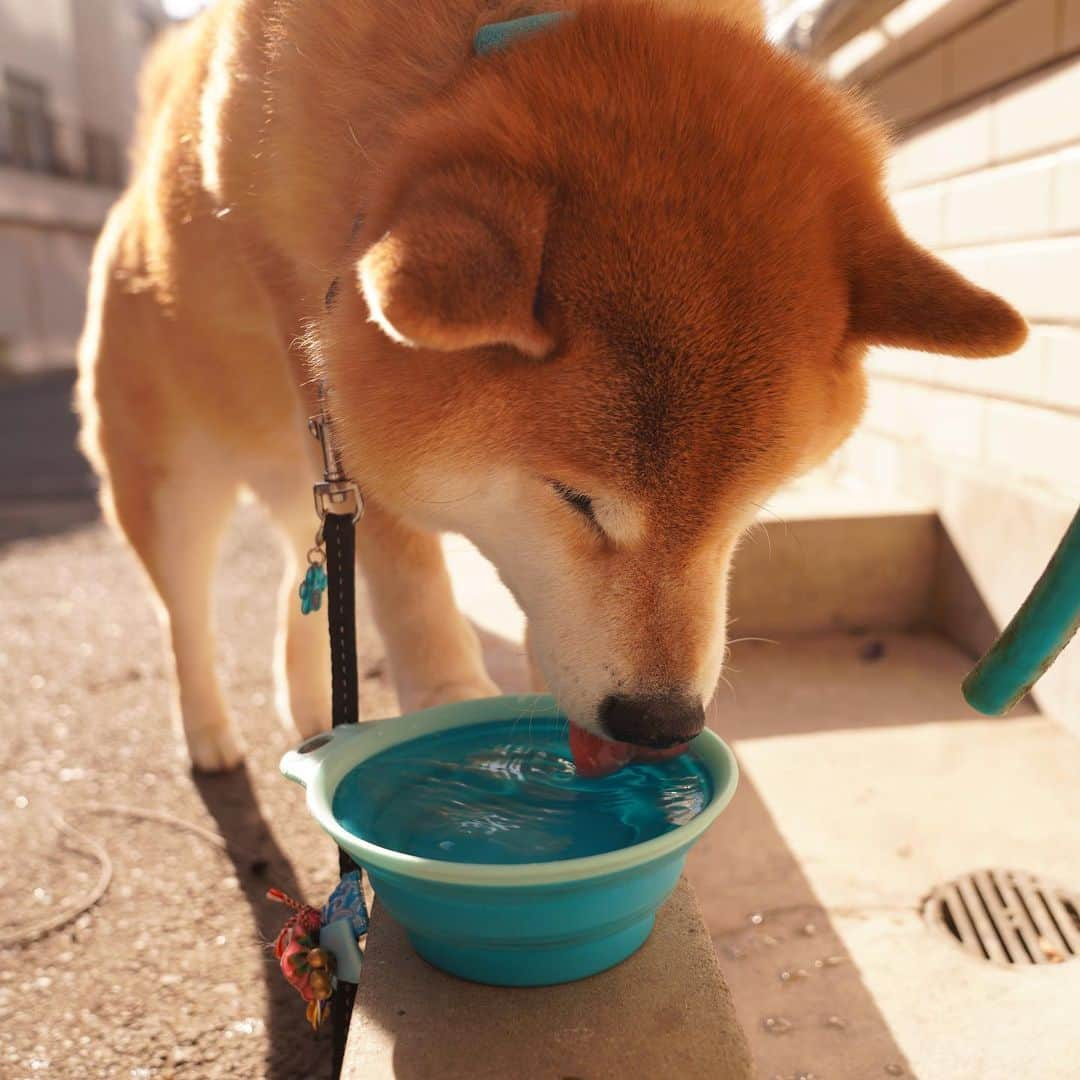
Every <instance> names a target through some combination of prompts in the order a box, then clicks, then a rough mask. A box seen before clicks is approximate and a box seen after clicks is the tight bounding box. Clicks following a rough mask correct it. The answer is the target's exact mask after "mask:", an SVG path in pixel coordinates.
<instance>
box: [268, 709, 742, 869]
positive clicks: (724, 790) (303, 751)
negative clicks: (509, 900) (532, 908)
mask: <svg viewBox="0 0 1080 1080" xmlns="http://www.w3.org/2000/svg"><path fill="white" fill-rule="evenodd" d="M515 715H517V716H521V715H527V716H529V717H530V718H532V719H534V720H559V719H565V716H564V714H563V713H562V711H561V710H560V709H559V708H558V706H557V705H556V703H555V699H554V698H552V697H551V696H550V695H548V694H503V695H500V696H498V697H491V698H480V699H476V700H472V701H460V702H453V703H451V704H449V705H437V706H435V707H433V708H430V709H422V710H420V711H418V712H413V713H406V714H405V715H404V716H398V717H392V718H389V719H386V720H372V721H367V722H362V723H358V724H345V725H342V726H340V727H337V728H334V729H332V730H331V731H329V732H323V733H321V734H319V735H314V736H312V737H310V738H308V739H305V740H304V742H302V743H301V744H300V745H299V746H298V747H296V748H295V749H294V750H290V751H289V752H288V753H287V754H285V756H284V757H283V758H282V759H281V766H280V767H281V772H282V773H283V774H284V775H285V776H286V777H288V778H289V779H290V780H293V781H295V782H296V783H299V784H301V785H302V786H303V787H305V788H306V789H307V806H308V810H309V812H310V813H311V815H312V817H314V818H315V820H316V821H317V822H318V824H319V825H320V826H321V827H322V828H323V830H324V831H325V832H327V833H329V835H330V836H331V837H333V839H334V840H335V841H336V842H337V843H338V845H339V846H340V847H342V848H344V849H345V850H346V851H348V852H349V854H351V855H352V856H353V858H354V859H355V860H356V862H357V863H359V864H360V865H362V866H364V867H365V869H367V868H370V869H373V870H376V871H379V870H382V871H387V872H390V873H394V874H398V875H401V876H403V877H409V878H413V879H417V880H421V881H427V882H439V883H442V884H447V885H466V886H488V887H491V886H498V887H507V888H514V887H522V886H537V885H559V884H568V883H572V882H581V881H585V880H589V879H594V878H602V877H607V876H609V875H611V874H617V873H619V872H621V871H624V870H631V869H633V868H635V867H644V866H646V865H647V864H649V863H652V862H654V861H656V860H658V859H662V858H663V857H664V856H665V855H670V854H672V853H674V852H676V851H678V850H679V849H683V848H686V847H689V845H690V844H692V843H693V842H694V841H695V840H696V839H697V838H698V837H699V836H700V835H701V834H702V833H703V832H704V831H705V830H706V829H707V828H708V827H709V826H710V825H711V824H712V823H713V822H714V821H715V820H716V818H717V817H718V816H719V815H720V813H721V811H723V810H724V808H725V807H726V806H727V805H728V803H729V802H731V799H732V797H733V795H734V794H735V788H736V787H737V785H738V781H739V767H738V763H737V762H736V760H735V755H734V754H733V753H732V751H731V749H730V747H729V746H728V745H727V744H726V743H725V742H724V740H723V739H721V738H720V736H719V735H717V734H716V733H715V732H712V731H710V730H709V729H708V728H706V729H705V730H704V731H702V732H701V734H700V735H698V736H697V737H696V738H694V739H693V740H691V743H690V752H691V753H693V754H694V756H695V757H696V758H697V759H698V760H699V761H700V762H701V763H702V764H703V765H704V766H705V767H706V769H708V772H709V777H710V779H711V781H712V785H713V796H712V798H711V799H710V800H709V802H708V803H707V804H706V806H705V808H704V809H703V810H702V811H701V813H700V814H698V815H697V816H696V817H694V818H692V819H691V820H690V821H688V822H686V823H685V824H683V825H678V826H676V827H675V828H674V829H672V830H670V831H669V832H666V833H663V834H662V835H660V836H655V837H653V838H652V839H650V840H645V841H643V842H642V843H640V844H632V845H630V846H629V847H625V848H619V849H618V850H616V851H607V852H603V853H601V854H599V855H586V856H579V857H578V858H575V859H562V860H554V861H547V862H530V863H515V864H513V865H505V864H492V863H463V862H450V861H444V860H442V859H428V858H424V857H423V856H420V855H409V854H407V853H405V852H401V851H395V850H393V849H392V848H384V847H381V846H380V845H378V844H373V843H371V841H369V840H365V839H363V838H362V837H359V836H356V835H355V834H354V833H351V832H349V831H348V830H346V829H345V828H343V827H342V826H341V824H340V823H339V822H338V820H337V818H336V817H334V813H333V805H332V804H333V796H334V792H335V791H336V790H337V787H338V784H339V783H340V782H341V780H342V779H343V778H344V777H345V775H346V774H347V773H349V772H350V771H351V770H352V769H353V768H355V767H356V766H357V765H359V764H360V763H361V762H363V761H366V760H367V759H368V758H371V757H374V756H375V755H376V754H378V753H381V752H382V751H383V750H388V749H390V748H391V747H393V746H398V745H400V744H402V743H406V742H411V741H412V740H413V739H417V738H420V737H421V736H424V735H430V734H434V733H435V732H439V731H446V730H449V729H452V728H458V727H471V726H473V725H477V724H483V723H490V722H495V721H499V720H507V719H511V718H513V717H514V716H515ZM331 750H333V751H334V752H333V753H331Z"/></svg>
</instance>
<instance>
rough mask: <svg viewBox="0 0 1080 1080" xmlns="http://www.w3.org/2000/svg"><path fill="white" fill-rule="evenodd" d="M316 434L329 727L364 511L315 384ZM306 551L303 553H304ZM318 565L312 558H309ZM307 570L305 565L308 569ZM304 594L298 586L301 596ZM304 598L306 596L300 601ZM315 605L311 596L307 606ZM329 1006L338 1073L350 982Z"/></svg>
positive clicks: (339, 684)
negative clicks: (325, 597) (358, 530)
mask: <svg viewBox="0 0 1080 1080" xmlns="http://www.w3.org/2000/svg"><path fill="white" fill-rule="evenodd" d="M308 429H309V430H310V431H311V434H312V435H314V436H315V438H317V439H318V440H319V445H320V447H321V449H322V457H323V479H322V482H321V483H318V484H316V485H315V509H316V511H318V514H319V517H320V518H321V519H322V525H321V527H320V528H319V532H318V535H317V536H316V538H315V547H314V548H313V549H312V552H313V553H317V552H318V551H319V549H320V548H322V547H323V546H325V551H326V556H325V558H326V578H325V581H326V584H327V586H328V591H329V598H328V604H327V612H326V614H327V622H328V624H329V629H330V672H331V719H332V722H333V726H334V727H338V726H340V725H341V724H355V723H356V722H357V720H358V719H359V700H358V689H359V683H358V679H357V669H356V523H357V521H359V520H360V515H361V514H362V513H363V512H364V500H363V498H362V497H361V495H360V489H359V488H358V487H357V486H356V484H355V483H353V482H352V481H351V480H350V479H349V478H348V477H347V476H346V475H345V473H344V470H343V469H342V465H341V459H340V458H339V456H338V454H337V449H336V447H335V446H334V442H333V437H332V431H331V426H330V420H329V417H328V414H327V410H326V393H325V387H324V386H323V385H322V384H320V385H319V414H318V416H315V417H312V419H311V420H310V421H309V423H308ZM310 558H311V555H310V554H309V559H310ZM313 565H315V566H316V567H318V565H319V563H318V560H317V559H315V560H314V561H313ZM309 573H310V569H309ZM303 596H304V594H303V592H301V597H303ZM305 603H307V601H305ZM318 606H319V600H318V596H317V595H316V596H315V597H314V602H313V604H312V606H311V608H310V609H311V610H314V609H317V608H318ZM358 869H359V867H358V866H357V865H356V863H355V862H353V860H352V857H351V856H350V855H349V854H348V853H347V852H346V851H344V850H343V849H342V848H340V847H339V848H338V870H339V872H340V874H341V876H342V877H344V876H345V875H346V874H348V873H350V872H352V871H354V870H358ZM334 998H335V1000H334V1004H333V1006H332V1008H331V1009H330V1024H331V1028H332V1038H333V1056H332V1073H331V1075H332V1076H334V1077H339V1076H340V1075H341V1067H342V1064H343V1062H344V1060H345V1045H346V1043H347V1042H348V1037H349V1022H350V1020H351V1019H352V1011H353V1003H354V1001H355V1000H356V983H353V982H346V981H344V980H342V981H339V982H338V985H337V989H336V991H335V994H334Z"/></svg>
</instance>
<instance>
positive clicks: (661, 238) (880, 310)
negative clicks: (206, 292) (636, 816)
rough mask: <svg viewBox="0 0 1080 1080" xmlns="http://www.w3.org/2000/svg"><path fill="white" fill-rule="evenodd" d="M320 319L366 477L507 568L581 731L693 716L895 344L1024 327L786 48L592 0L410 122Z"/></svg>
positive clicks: (617, 730) (344, 422) (623, 729)
mask: <svg viewBox="0 0 1080 1080" xmlns="http://www.w3.org/2000/svg"><path fill="white" fill-rule="evenodd" d="M351 258H352V260H353V262H352V263H351V264H350V267H351V269H350V274H351V278H352V281H354V282H355V288H353V289H342V290H340V293H341V295H340V296H339V298H338V300H337V302H336V303H335V306H334V310H333V311H332V312H330V313H329V315H328V316H327V318H326V320H325V324H324V325H323V326H322V327H321V328H320V335H319V336H320V341H319V344H320V351H321V355H322V357H323V361H324V363H325V365H326V367H327V370H328V374H329V376H330V382H331V385H332V387H333V393H334V411H335V414H336V416H337V420H338V423H339V431H340V434H341V436H342V442H343V447H344V450H345V454H346V458H347V460H348V462H349V463H350V465H351V467H352V468H353V469H354V470H355V473H356V475H358V476H360V477H361V478H363V481H364V484H365V486H366V488H367V489H368V491H369V492H370V493H371V494H372V495H373V496H374V497H375V498H376V499H377V500H379V501H381V502H383V503H385V504H386V505H388V506H389V507H390V508H392V509H394V510H396V511H398V512H400V513H402V514H404V515H406V516H407V517H409V518H410V519H412V520H414V521H418V522H420V523H421V524H424V525H427V526H431V527H435V528H445V529H452V530H456V531H460V532H462V533H464V534H465V535H467V536H468V537H470V538H471V539H472V540H473V541H474V542H475V543H476V544H477V545H478V546H479V547H480V548H481V550H483V551H484V552H485V553H486V554H487V555H488V556H489V557H490V558H491V559H492V560H493V562H494V563H495V565H496V566H497V567H498V569H499V571H500V573H501V575H502V577H503V578H504V580H505V581H506V583H507V585H508V586H509V587H510V589H511V590H512V591H513V593H514V595H515V596H516V597H517V598H518V600H519V601H520V603H521V605H522V607H523V608H524V610H525V612H526V614H527V615H528V618H529V622H530V629H531V635H532V643H533V646H534V649H535V652H536V656H537V660H538V662H539V664H540V666H541V668H542V670H543V672H544V674H545V676H546V678H547V680H548V681H549V683H550V686H551V688H552V690H553V691H554V692H555V694H556V695H557V696H558V698H559V700H560V701H561V703H562V705H563V707H564V708H565V710H566V711H567V713H568V715H569V716H570V717H571V719H572V720H573V721H575V722H576V723H578V724H579V725H581V726H583V727H585V728H588V729H591V730H593V731H598V732H601V733H604V734H607V735H609V736H611V737H614V738H617V739H621V740H625V741H629V742H636V743H641V744H646V745H655V746H663V745H667V744H670V743H673V742H679V741H682V740H685V739H687V738H689V737H690V736H693V735H694V734H696V733H697V732H698V731H699V730H700V728H701V726H702V724H703V722H704V714H703V705H704V703H706V702H707V701H708V699H709V698H710V696H711V694H712V692H713V688H714V686H715V684H716V682H717V678H718V676H719V674H720V671H721V667H722V663H723V657H724V652H725V623H726V616H725V605H726V581H727V576H728V568H729V564H730V561H731V556H732V552H733V549H734V547H735V544H736V542H737V541H738V538H739V536H740V534H741V533H742V532H743V531H744V529H745V528H746V527H747V525H748V523H749V522H750V521H751V519H752V518H753V516H754V514H755V512H756V510H757V509H758V507H759V506H760V504H761V503H762V502H763V501H764V500H765V499H766V498H768V496H769V494H770V493H771V492H773V491H774V490H775V489H776V488H777V487H778V486H779V485H780V484H782V483H783V482H784V481H785V480H787V479H789V478H791V477H792V476H793V475H795V474H797V473H798V472H799V471H800V470H802V469H805V468H806V467H808V466H809V465H811V464H813V463H816V462H818V461H820V460H821V459H823V458H824V457H826V456H827V455H828V454H829V453H830V452H831V451H832V450H833V449H835V448H836V446H837V445H838V444H839V443H840V442H841V441H842V440H843V439H844V438H845V437H846V436H847V434H848V433H849V432H850V431H851V429H852V427H853V426H854V424H855V423H856V421H857V419H858V417H859V415H860V412H861V409H862V404H863V398H864V376H863V372H862V363H861V361H862V356H863V353H864V351H865V349H866V347H867V346H868V345H870V344H874V343H881V344H888V345H897V346H904V347H908V348H915V349H923V350H930V351H939V352H946V353H953V354H956V355H965V356H986V355H993V354H1000V353H1003V352H1008V351H1011V350H1013V349H1015V348H1016V347H1017V346H1018V345H1019V344H1020V343H1021V342H1022V340H1023V338H1024V335H1025V328H1024V324H1023V321H1022V320H1021V319H1020V317H1019V316H1018V315H1017V314H1016V313H1015V312H1014V311H1013V310H1012V309H1011V308H1010V307H1009V306H1008V305H1006V304H1005V303H1004V302H1002V301H1001V300H999V299H998V298H996V297H994V296H992V295H990V294H988V293H986V292H984V291H982V290H980V289H978V288H975V287H974V286H973V285H971V284H970V283H968V282H967V281H965V280H963V279H962V278H961V277H959V276H958V275H957V274H955V273H954V272H953V271H952V270H950V269H949V268H947V267H946V266H945V265H943V264H942V263H940V262H938V261H937V260H936V259H934V258H933V257H932V256H930V255H929V254H927V253H926V252H925V251H923V250H922V249H920V248H919V247H917V246H916V245H915V244H913V243H912V242H911V241H909V240H908V239H907V238H906V237H905V236H904V235H903V234H902V232H901V231H900V229H899V227H898V226H897V224H896V221H895V220H894V218H893V215H892V213H891V211H890V210H889V208H888V205H887V203H886V200H885V198H884V195H883V192H882V188H881V143H880V138H879V136H878V134H877V132H876V130H875V129H874V128H873V126H872V125H871V124H869V123H868V122H867V121H866V119H865V118H864V117H863V115H862V114H861V112H860V111H859V110H858V108H857V107H856V106H855V105H854V104H853V103H852V102H851V101H850V100H848V99H846V98H844V97H842V96H841V95H839V94H838V93H836V92H834V91H832V90H830V89H828V88H827V87H825V86H823V85H822V84H820V83H819V82H818V80H817V79H815V78H814V77H813V76H811V75H810V74H809V73H808V72H806V71H805V70H804V69H803V67H802V66H801V65H799V64H798V63H796V62H794V61H792V60H789V59H786V58H783V57H781V56H779V55H777V54H776V53H774V52H773V51H772V50H771V49H770V48H769V47H768V46H767V45H766V44H765V43H764V42H763V41H760V40H758V39H755V38H754V37H753V36H751V35H749V34H747V33H745V32H742V31H739V30H737V29H734V28H731V27H728V26H726V25H725V24H723V23H720V22H716V21H710V20H705V19H697V18H693V17H673V16H664V15H661V14H657V13H655V12H652V11H651V10H650V9H629V8H628V7H625V6H624V7H620V8H614V7H613V8H608V7H605V6H598V7H595V8H589V9H587V10H586V11H585V12H584V13H583V14H581V15H580V16H579V17H577V18H575V19H574V20H572V21H568V22H566V23H564V24H563V25H562V26H560V28H559V29H558V30H556V31H552V32H550V33H548V34H545V35H542V36H540V37H538V38H536V39H533V40H529V41H525V42H522V43H520V44H519V45H517V46H515V47H514V48H513V49H511V50H510V51H509V52H508V53H506V54H505V55H502V56H497V57H491V58H483V59H478V60H476V61H474V62H473V64H472V66H471V70H470V71H469V73H468V74H467V75H466V76H465V77H464V78H463V79H462V80H461V82H460V84H459V85H457V86H456V87H455V88H454V89H453V90H452V92H451V93H449V94H448V95H447V97H446V99H445V100H443V101H441V102H440V103H439V104H438V105H437V106H436V107H435V108H433V109H429V110H428V111H426V112H425V114H424V115H423V116H422V117H420V118H418V119H416V120H415V121H414V122H413V124H412V125H411V127H409V128H408V130H407V131H406V132H405V133H404V134H403V136H402V140H401V149H400V154H399V156H398V158H397V160H396V162H395V164H394V167H393V168H392V169H391V170H390V172H389V173H388V174H387V175H386V176H385V178H384V181H383V183H382V187H381V193H380V195H379V197H378V198H377V199H376V200H375V202H374V203H373V205H372V206H371V207H370V208H369V213H368V217H367V221H366V225H365V228H364V230H363V233H362V235H361V236H360V237H359V239H358V241H357V247H356V249H355V250H354V252H353V253H352V256H351Z"/></svg>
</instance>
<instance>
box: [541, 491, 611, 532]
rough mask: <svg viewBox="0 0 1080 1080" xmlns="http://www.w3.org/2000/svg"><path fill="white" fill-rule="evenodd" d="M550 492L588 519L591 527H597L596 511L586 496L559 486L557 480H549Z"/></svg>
mask: <svg viewBox="0 0 1080 1080" xmlns="http://www.w3.org/2000/svg"><path fill="white" fill-rule="evenodd" d="M548 483H549V484H550V485H551V489H552V491H554V492H555V494H556V495H558V496H559V498H560V499H562V500H563V502H565V503H569V504H570V506H572V507H573V508H574V509H575V510H576V511H577V512H578V513H579V514H581V515H582V517H585V518H588V520H589V521H590V522H592V524H593V525H597V527H598V528H599V525H598V524H597V521H596V511H595V510H594V509H593V501H592V499H591V498H590V497H589V496H588V495H585V494H583V493H582V492H580V491H575V490H574V489H573V488H571V487H567V486H566V485H565V484H560V483H559V482H558V480H549V481H548Z"/></svg>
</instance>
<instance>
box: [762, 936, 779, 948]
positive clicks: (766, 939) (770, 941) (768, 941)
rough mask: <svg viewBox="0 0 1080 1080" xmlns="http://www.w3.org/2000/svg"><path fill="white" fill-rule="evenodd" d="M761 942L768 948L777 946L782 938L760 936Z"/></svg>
mask: <svg viewBox="0 0 1080 1080" xmlns="http://www.w3.org/2000/svg"><path fill="white" fill-rule="evenodd" d="M761 940H762V941H763V942H764V943H765V944H766V945H768V946H770V947H771V946H773V945H779V944H780V942H781V941H783V938H777V937H773V936H772V934H762V935H761Z"/></svg>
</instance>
